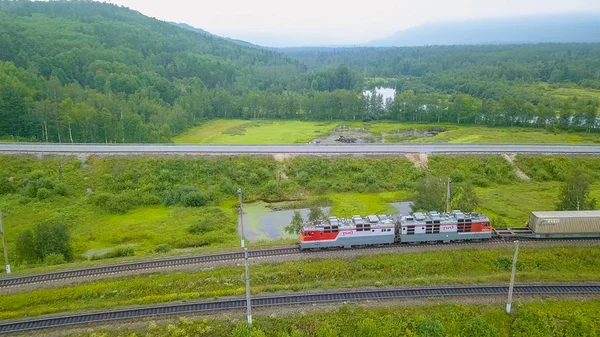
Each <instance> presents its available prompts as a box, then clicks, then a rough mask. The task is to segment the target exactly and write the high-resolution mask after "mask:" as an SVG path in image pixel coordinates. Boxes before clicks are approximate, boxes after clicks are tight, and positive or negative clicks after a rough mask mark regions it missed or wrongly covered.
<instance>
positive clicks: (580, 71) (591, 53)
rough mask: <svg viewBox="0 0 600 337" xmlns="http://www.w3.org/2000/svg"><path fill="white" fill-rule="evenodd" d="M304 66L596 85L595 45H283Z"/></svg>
mask: <svg viewBox="0 0 600 337" xmlns="http://www.w3.org/2000/svg"><path fill="white" fill-rule="evenodd" d="M279 51H281V52H283V53H284V54H286V55H288V56H290V57H292V58H294V59H296V60H299V61H300V62H302V63H303V64H305V65H306V66H307V67H308V69H310V70H314V69H321V68H324V67H328V66H331V65H335V64H341V63H343V64H346V65H347V66H348V67H350V68H352V69H358V70H360V71H361V72H362V73H363V75H364V76H366V77H381V78H406V77H424V76H426V75H430V74H440V73H451V72H454V71H457V70H464V69H468V70H469V71H472V72H473V73H474V74H476V75H477V77H479V78H487V79H489V80H492V81H493V80H508V81H520V82H539V81H541V82H549V83H561V82H571V83H578V84H581V85H583V86H586V87H590V88H597V89H598V88H600V44H575V43H573V44H531V45H508V46H507V45H496V46H493V45H489V46H429V47H398V48H287V49H286V48H283V49H279Z"/></svg>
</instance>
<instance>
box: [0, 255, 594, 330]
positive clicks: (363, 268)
mask: <svg viewBox="0 0 600 337" xmlns="http://www.w3.org/2000/svg"><path fill="white" fill-rule="evenodd" d="M512 253H513V252H512V248H511V247H510V245H509V246H507V248H503V249H494V250H468V249H465V250H455V251H439V252H423V253H407V254H381V255H368V256H358V257H354V258H347V259H346V258H344V259H341V258H337V259H312V260H310V261H308V263H307V261H290V262H284V263H276V264H260V265H253V266H252V293H253V294H261V293H269V292H276V291H301V290H317V289H334V288H346V287H365V286H377V287H382V286H408V285H436V284H469V283H494V282H505V281H506V280H508V278H509V277H510V269H511V257H512ZM599 261H600V250H599V249H598V248H597V247H580V248H574V247H569V248H543V249H531V248H523V249H522V250H521V253H520V254H519V265H518V274H517V282H527V281H537V282H540V281H596V280H597V279H598V278H597V277H598V275H599V274H600V263H599ZM241 272H242V269H240V268H239V267H227V268H214V269H208V270H203V271H201V272H178V273H169V274H164V273H157V274H147V275H142V276H129V277H120V278H115V279H107V280H98V281H90V282H86V283H78V284H74V285H67V286H58V287H56V288H48V289H39V290H33V291H29V292H17V293H10V294H3V295H0V303H2V306H0V319H10V318H18V317H25V316H37V315H42V314H50V313H58V312H66V311H76V310H84V309H85V310H89V309H101V308H109V307H119V306H128V305H144V304H150V303H160V302H170V301H185V300H196V299H212V298H218V297H223V296H232V295H242V294H243V293H244V291H245V289H244V280H243V278H242V277H240V275H241ZM17 291H18V290H17Z"/></svg>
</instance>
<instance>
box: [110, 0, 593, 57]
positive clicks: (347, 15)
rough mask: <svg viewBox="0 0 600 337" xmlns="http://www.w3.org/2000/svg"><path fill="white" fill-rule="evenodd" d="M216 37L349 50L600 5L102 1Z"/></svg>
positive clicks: (566, 0) (582, 1) (441, 0)
mask: <svg viewBox="0 0 600 337" xmlns="http://www.w3.org/2000/svg"><path fill="white" fill-rule="evenodd" d="M106 2H110V3H114V4H117V5H122V6H126V7H129V8H131V9H134V10H137V11H139V12H141V13H142V14H144V15H147V16H151V17H155V18H157V19H160V20H164V21H172V22H182V23H187V24H189V25H191V26H194V27H197V28H201V29H204V30H206V31H208V32H211V33H213V34H216V35H220V36H226V37H231V38H235V39H241V40H245V41H249V42H252V43H256V44H260V45H265V46H274V47H283V46H307V45H310V46H314V45H352V44H362V43H366V42H368V41H371V40H374V39H379V38H384V37H387V36H390V35H392V34H393V33H395V32H397V31H399V30H402V29H406V28H410V27H415V26H419V25H422V24H425V23H430V22H445V21H459V20H466V19H480V18H487V17H505V16H517V15H531V14H546V13H561V12H591V11H593V12H600V0H378V1H373V2H370V1H364V0H363V1H356V0H210V1H207V0H168V1H167V0H106Z"/></svg>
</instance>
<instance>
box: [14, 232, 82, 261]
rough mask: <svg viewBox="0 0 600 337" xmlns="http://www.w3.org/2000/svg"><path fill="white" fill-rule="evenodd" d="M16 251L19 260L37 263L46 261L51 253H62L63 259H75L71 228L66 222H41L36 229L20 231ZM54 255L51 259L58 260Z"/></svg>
mask: <svg viewBox="0 0 600 337" xmlns="http://www.w3.org/2000/svg"><path fill="white" fill-rule="evenodd" d="M16 253H17V260H18V261H19V262H26V263H36V262H39V261H46V259H47V258H48V257H49V256H50V255H61V256H62V260H64V261H71V260H72V259H73V249H72V248H71V244H70V236H69V230H68V228H67V226H65V225H64V224H52V223H41V224H39V225H37V226H36V228H35V230H34V231H31V230H29V229H27V230H24V231H22V232H20V233H19V235H18V236H17V240H16ZM57 259H58V258H57V257H52V258H51V260H50V261H54V262H56V261H57Z"/></svg>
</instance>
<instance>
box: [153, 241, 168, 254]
mask: <svg viewBox="0 0 600 337" xmlns="http://www.w3.org/2000/svg"><path fill="white" fill-rule="evenodd" d="M171 249H173V248H171V246H169V245H168V244H166V243H161V244H159V245H156V247H154V252H155V253H168V252H170V251H171Z"/></svg>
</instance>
